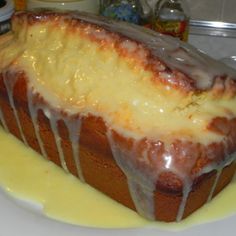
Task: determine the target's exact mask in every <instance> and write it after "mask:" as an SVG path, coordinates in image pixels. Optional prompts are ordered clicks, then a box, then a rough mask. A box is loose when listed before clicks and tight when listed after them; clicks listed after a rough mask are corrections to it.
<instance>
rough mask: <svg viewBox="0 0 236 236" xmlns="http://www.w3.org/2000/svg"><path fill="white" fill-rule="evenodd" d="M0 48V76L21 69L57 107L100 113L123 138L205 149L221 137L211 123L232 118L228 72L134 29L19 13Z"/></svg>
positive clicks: (90, 18)
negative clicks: (184, 143) (186, 142)
mask: <svg viewBox="0 0 236 236" xmlns="http://www.w3.org/2000/svg"><path fill="white" fill-rule="evenodd" d="M7 37H8V36H7ZM4 40H5V41H6V42H3V41H4ZM1 47H2V50H1V53H0V54H1V58H4V60H2V62H1V65H0V68H1V70H2V71H4V70H9V68H10V69H11V71H24V73H25V74H26V75H27V76H28V78H29V79H28V80H29V84H30V86H31V87H32V89H33V90H34V91H35V92H37V93H39V94H41V95H42V97H43V98H44V99H45V100H46V101H47V102H48V103H50V104H51V105H52V106H53V107H54V108H55V109H62V110H63V111H65V112H66V113H70V114H76V113H80V114H82V115H88V114H90V113H91V114H95V115H98V116H102V117H103V118H104V119H105V121H106V122H107V124H108V126H110V127H113V128H114V129H115V130H117V131H119V132H120V133H122V134H124V135H125V136H131V137H135V138H143V137H148V138H151V139H155V140H156V139H159V140H165V141H166V143H168V142H169V143H171V142H172V141H173V140H175V139H183V140H190V141H195V142H201V143H204V144H209V143H211V142H216V141H221V140H222V139H223V138H224V136H223V135H222V134H220V133H219V132H213V131H212V130H210V129H209V127H210V126H211V125H210V124H211V122H212V121H213V120H214V119H215V118H216V117H225V118H226V119H232V118H234V117H235V114H236V108H235V106H234V104H235V91H236V83H235V81H234V80H233V78H235V71H234V70H233V69H230V68H228V67H227V66H225V65H223V64H222V63H220V62H218V61H215V60H213V59H211V58H210V57H208V56H206V55H205V54H203V53H201V52H200V51H198V50H197V49H195V48H193V47H191V46H190V45H188V44H185V43H182V42H180V41H178V40H176V39H173V38H171V37H166V36H163V35H160V34H158V33H155V32H152V31H150V30H146V29H143V28H141V27H138V26H134V25H130V24H126V23H121V22H114V21H110V20H108V19H104V18H101V17H98V16H94V15H88V14H84V13H79V14H78V13H69V14H68V13H53V12H43V13H42V12H38V13H31V12H28V13H26V12H20V13H17V14H16V15H15V16H14V17H13V33H12V35H11V36H9V39H7V40H6V39H2V46H1Z"/></svg>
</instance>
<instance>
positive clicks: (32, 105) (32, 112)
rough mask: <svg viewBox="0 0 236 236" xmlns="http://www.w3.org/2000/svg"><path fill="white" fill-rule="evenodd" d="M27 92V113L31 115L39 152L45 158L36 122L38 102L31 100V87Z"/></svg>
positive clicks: (32, 96) (32, 98)
mask: <svg viewBox="0 0 236 236" xmlns="http://www.w3.org/2000/svg"><path fill="white" fill-rule="evenodd" d="M27 92H28V96H27V98H28V107H29V113H30V117H31V120H32V123H33V126H34V131H35V135H36V138H37V141H38V144H39V147H40V151H41V154H42V155H43V157H44V158H46V159H47V158H48V156H47V152H46V150H45V148H44V144H43V141H42V139H41V136H40V132H39V124H38V120H37V114H38V110H39V105H38V103H36V102H35V103H34V102H33V100H34V95H33V88H29V89H28V91H27Z"/></svg>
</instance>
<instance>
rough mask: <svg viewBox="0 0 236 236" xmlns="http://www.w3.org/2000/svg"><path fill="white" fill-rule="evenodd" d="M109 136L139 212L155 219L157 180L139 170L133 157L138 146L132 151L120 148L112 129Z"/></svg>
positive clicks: (114, 153)
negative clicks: (133, 161)
mask: <svg viewBox="0 0 236 236" xmlns="http://www.w3.org/2000/svg"><path fill="white" fill-rule="evenodd" d="M107 137H108V140H109V143H110V147H111V150H112V154H113V157H114V159H115V161H116V163H117V165H118V166H119V167H120V168H121V170H122V171H123V172H124V173H125V174H126V177H127V181H128V186H129V191H130V195H131V197H132V199H133V202H134V204H135V207H136V210H137V212H138V213H139V214H140V215H142V216H144V217H146V218H148V219H150V220H154V219H155V215H154V212H155V207H154V191H155V181H153V180H152V179H151V178H150V179H149V178H147V176H145V173H144V172H143V171H139V170H138V169H137V167H136V166H134V163H132V160H131V158H132V157H134V156H135V151H136V150H135V149H136V146H135V145H134V146H133V150H132V151H131V152H127V150H124V149H123V148H120V147H119V146H118V145H117V143H116V141H115V140H114V138H113V134H112V131H111V130H110V129H108V132H107Z"/></svg>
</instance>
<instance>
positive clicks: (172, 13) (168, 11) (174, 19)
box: [153, 0, 190, 41]
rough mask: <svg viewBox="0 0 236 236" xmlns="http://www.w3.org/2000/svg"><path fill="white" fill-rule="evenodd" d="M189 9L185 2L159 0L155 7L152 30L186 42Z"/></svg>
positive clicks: (183, 0)
mask: <svg viewBox="0 0 236 236" xmlns="http://www.w3.org/2000/svg"><path fill="white" fill-rule="evenodd" d="M189 17H190V14H189V9H188V6H187V4H186V2H185V0H160V1H158V2H157V4H156V7H155V17H154V21H153V28H154V30H156V31H158V32H160V33H163V34H167V35H171V36H174V37H177V38H179V39H180V40H183V41H187V40H188V33H189Z"/></svg>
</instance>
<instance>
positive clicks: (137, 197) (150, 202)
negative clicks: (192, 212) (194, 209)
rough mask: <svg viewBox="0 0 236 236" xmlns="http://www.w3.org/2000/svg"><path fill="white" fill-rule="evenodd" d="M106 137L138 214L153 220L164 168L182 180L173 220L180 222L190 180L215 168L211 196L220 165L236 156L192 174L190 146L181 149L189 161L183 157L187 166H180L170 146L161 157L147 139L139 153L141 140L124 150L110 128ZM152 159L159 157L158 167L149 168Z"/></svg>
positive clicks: (192, 163)
mask: <svg viewBox="0 0 236 236" xmlns="http://www.w3.org/2000/svg"><path fill="white" fill-rule="evenodd" d="M107 137H108V140H109V143H110V146H111V150H112V153H113V157H114V159H115V160H116V163H117V164H118V166H119V167H120V168H121V170H122V171H123V172H124V173H125V175H126V176H127V181H128V186H129V190H130V194H131V197H132V199H133V202H134V204H135V207H136V210H137V211H138V212H139V214H140V215H142V216H145V217H146V218H148V219H151V220H154V219H155V215H154V213H155V210H156V211H157V212H158V209H155V202H154V195H155V192H156V190H157V189H156V183H157V181H158V179H159V176H160V175H161V174H162V173H164V172H165V171H170V172H171V173H174V174H175V175H176V176H177V177H178V178H179V179H180V180H181V181H182V184H183V188H182V199H181V203H180V205H179V209H178V213H177V216H176V221H177V222H179V221H181V220H182V218H183V216H184V212H185V207H186V203H187V201H188V197H189V194H190V192H191V191H192V186H193V180H194V179H195V178H196V177H198V176H201V175H202V174H204V173H209V172H211V171H213V170H217V175H216V178H215V181H214V184H213V185H212V187H211V190H210V194H209V197H208V199H211V198H212V195H213V193H214V191H215V188H216V186H217V184H218V180H219V178H220V175H221V172H222V170H223V168H224V167H225V166H228V165H230V164H231V163H232V162H234V161H235V159H236V154H232V155H231V156H229V157H227V158H226V159H225V160H224V161H221V162H220V163H218V164H216V163H215V162H214V163H213V164H208V165H207V166H206V167H205V168H203V169H202V171H201V172H199V173H198V174H197V175H196V176H195V177H193V176H191V175H190V173H189V171H190V170H191V169H192V167H193V166H194V164H195V163H196V159H197V158H198V154H197V153H190V152H191V148H190V150H189V151H188V150H185V149H183V150H182V151H181V150H180V152H179V155H181V156H182V157H184V156H186V158H188V157H189V159H190V160H187V159H186V161H187V162H189V163H187V164H186V163H185V164H186V165H187V168H179V167H178V164H177V163H175V160H174V159H173V155H172V151H173V148H174V147H173V146H169V147H167V150H168V151H166V152H165V153H164V154H162V155H161V156H160V154H158V151H157V150H153V149H152V145H153V144H151V143H150V142H149V141H147V142H149V143H147V148H146V149H145V150H144V151H143V152H142V154H141V156H140V154H139V153H138V151H137V150H138V148H139V146H140V145H141V141H138V140H136V141H135V144H133V146H132V149H131V150H127V149H125V148H124V147H121V146H120V145H119V144H118V143H117V142H116V140H115V138H114V134H113V132H112V130H108V132H107ZM156 145H159V144H158V143H157V144H156ZM137 154H138V155H137ZM154 158H155V159H161V158H162V159H163V162H160V163H159V165H158V166H156V167H155V168H154V169H151V165H152V163H151V162H150V159H154ZM140 166H143V169H140V168H142V167H140Z"/></svg>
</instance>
